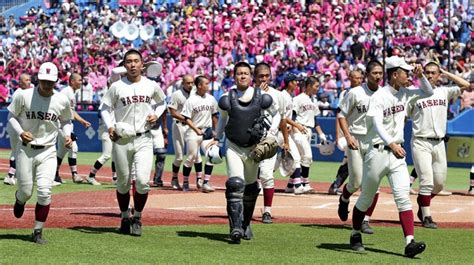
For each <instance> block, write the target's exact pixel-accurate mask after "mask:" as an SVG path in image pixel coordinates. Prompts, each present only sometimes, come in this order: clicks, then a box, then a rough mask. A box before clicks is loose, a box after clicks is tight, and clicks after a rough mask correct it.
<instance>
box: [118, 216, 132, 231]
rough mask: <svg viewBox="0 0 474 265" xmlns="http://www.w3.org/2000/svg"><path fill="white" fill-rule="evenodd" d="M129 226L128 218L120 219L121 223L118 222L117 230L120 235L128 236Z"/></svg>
mask: <svg viewBox="0 0 474 265" xmlns="http://www.w3.org/2000/svg"><path fill="white" fill-rule="evenodd" d="M130 226H131V220H130V218H128V217H127V218H122V221H121V222H120V228H119V232H120V234H124V235H130Z"/></svg>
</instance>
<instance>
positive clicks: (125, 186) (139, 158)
mask: <svg viewBox="0 0 474 265" xmlns="http://www.w3.org/2000/svg"><path fill="white" fill-rule="evenodd" d="M112 155H113V157H114V161H115V164H116V166H115V168H116V169H117V191H118V192H119V193H121V194H125V193H127V192H129V190H130V187H131V181H132V175H134V176H135V177H136V182H135V187H136V190H137V192H138V193H140V194H145V193H148V191H149V190H150V185H149V184H148V182H149V179H150V173H151V169H152V167H153V140H152V138H151V134H150V133H145V134H143V135H141V136H136V137H131V138H128V139H123V138H121V139H119V140H118V141H116V142H114V143H113V148H112ZM132 166H133V168H134V170H133V171H134V172H132Z"/></svg>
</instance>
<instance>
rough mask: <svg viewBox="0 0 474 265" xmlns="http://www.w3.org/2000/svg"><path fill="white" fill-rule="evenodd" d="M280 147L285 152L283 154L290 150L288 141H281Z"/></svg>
mask: <svg viewBox="0 0 474 265" xmlns="http://www.w3.org/2000/svg"><path fill="white" fill-rule="evenodd" d="M281 148H282V149H283V152H285V154H288V153H289V152H290V144H288V143H283V145H282V146H281Z"/></svg>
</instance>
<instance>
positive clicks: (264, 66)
mask: <svg viewBox="0 0 474 265" xmlns="http://www.w3.org/2000/svg"><path fill="white" fill-rule="evenodd" d="M260 68H267V69H268V70H270V74H271V71H272V68H271V67H270V65H269V64H267V63H266V62H260V63H258V64H256V65H255V68H254V70H253V72H254V75H257V72H258V71H260Z"/></svg>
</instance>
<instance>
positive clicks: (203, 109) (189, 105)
mask: <svg viewBox="0 0 474 265" xmlns="http://www.w3.org/2000/svg"><path fill="white" fill-rule="evenodd" d="M194 84H195V86H196V92H195V93H193V94H192V95H190V96H189V98H188V100H186V103H184V107H183V111H182V112H181V115H182V116H183V117H184V119H185V123H186V125H188V129H187V130H186V131H185V133H184V140H185V142H186V146H187V154H186V155H187V157H186V160H185V161H184V165H183V178H184V180H183V191H189V174H191V168H192V165H193V163H195V161H196V160H197V159H198V154H199V153H200V150H199V147H201V148H202V149H203V150H205V149H206V146H207V145H208V144H209V143H210V142H212V140H213V136H212V134H211V135H206V136H207V137H205V136H204V134H205V132H206V131H207V132H210V131H211V130H212V128H216V127H217V113H218V112H217V101H216V99H215V98H214V97H213V96H212V95H210V94H209V93H208V92H209V79H208V78H207V77H205V76H202V75H201V76H197V77H196V78H195V79H194ZM213 167H214V165H213V164H212V163H211V162H210V161H206V164H205V166H204V182H203V184H202V186H201V190H202V192H204V193H207V192H213V191H214V188H213V187H212V185H211V183H209V180H210V179H211V174H212V169H213Z"/></svg>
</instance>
